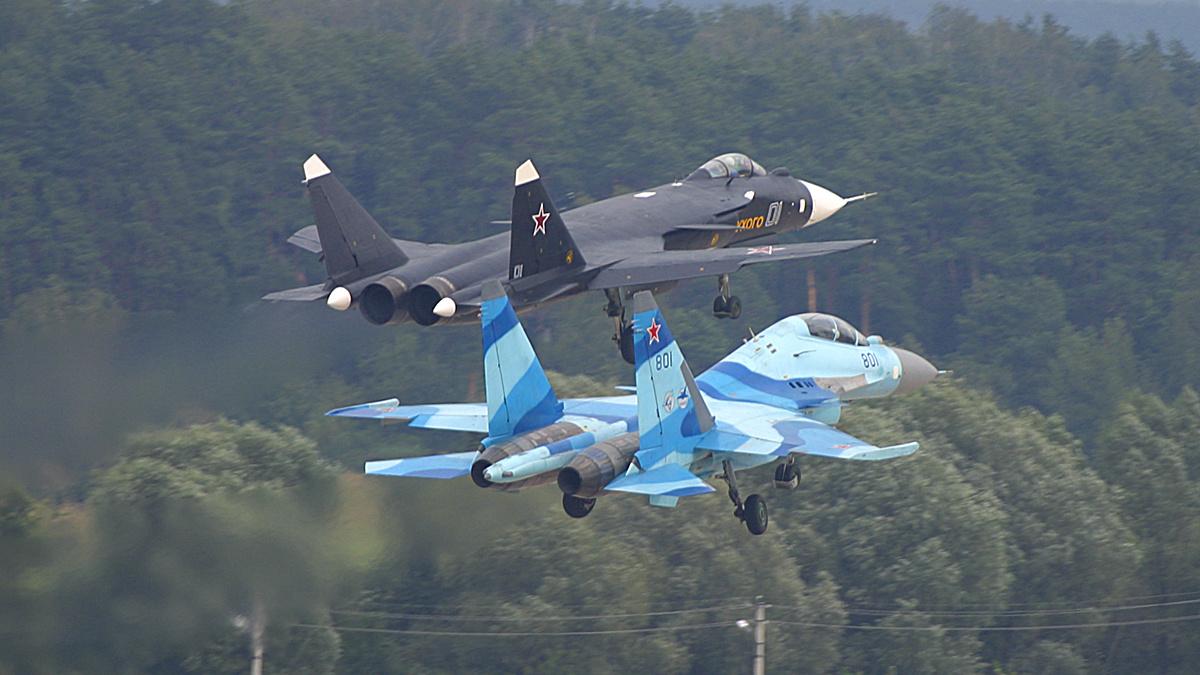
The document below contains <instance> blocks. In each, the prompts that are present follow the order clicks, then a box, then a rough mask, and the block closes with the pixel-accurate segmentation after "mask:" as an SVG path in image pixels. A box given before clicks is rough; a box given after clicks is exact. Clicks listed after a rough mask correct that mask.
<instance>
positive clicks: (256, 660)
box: [250, 596, 267, 675]
mask: <svg viewBox="0 0 1200 675" xmlns="http://www.w3.org/2000/svg"><path fill="white" fill-rule="evenodd" d="M266 627H267V614H266V610H265V609H264V608H263V603H262V598H259V597H257V596H255V598H254V609H253V610H252V611H251V612H250V654H251V656H250V675H262V670H263V633H264V632H265V631H266Z"/></svg>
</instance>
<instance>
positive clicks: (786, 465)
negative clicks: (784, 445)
mask: <svg viewBox="0 0 1200 675" xmlns="http://www.w3.org/2000/svg"><path fill="white" fill-rule="evenodd" d="M775 487H777V488H779V489H780V490H795V489H796V488H798V487H800V465H799V464H797V463H796V457H795V455H789V456H788V458H787V460H786V461H784V462H782V463H781V464H780V465H779V466H777V467H775Z"/></svg>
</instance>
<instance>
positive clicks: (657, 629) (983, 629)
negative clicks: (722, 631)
mask: <svg viewBox="0 0 1200 675" xmlns="http://www.w3.org/2000/svg"><path fill="white" fill-rule="evenodd" d="M1197 620H1200V614H1188V615H1185V616H1175V617H1166V618H1159V619H1134V620H1130V621H1099V622H1094V623H1076V624H1057V625H1051V626H880V625H876V624H833V623H815V622H806V621H780V620H771V621H770V622H769V623H771V624H772V625H776V626H796V627H801V628H823V629H831V630H873V631H892V632H937V631H942V632H973V633H989V632H1016V631H1025V632H1028V631H1045V630H1078V629H1087V628H1112V627H1116V626H1142V625H1149V624H1163V623H1181V622H1185V621H1197ZM734 625H735V624H733V623H731V622H728V621H721V622H714V623H696V624H682V625H677V626H653V627H649V628H612V629H605V630H571V631H446V630H420V629H395V628H365V627H359V626H339V625H335V624H313V623H294V624H291V627H293V628H309V629H332V630H336V631H339V632H350V633H377V634H386V635H425V636H443V637H580V636H588V635H627V634H632V633H662V632H678V631H687V630H705V629H709V628H730V627H733V626H734Z"/></svg>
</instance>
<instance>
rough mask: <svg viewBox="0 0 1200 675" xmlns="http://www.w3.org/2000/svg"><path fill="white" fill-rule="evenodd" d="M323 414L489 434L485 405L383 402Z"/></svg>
mask: <svg viewBox="0 0 1200 675" xmlns="http://www.w3.org/2000/svg"><path fill="white" fill-rule="evenodd" d="M325 414H326V415H328V416H330V417H357V418H360V419H371V420H383V421H395V422H408V426H410V427H415V428H418V429H441V430H444V431H474V432H478V433H487V430H488V413H487V405H486V404H483V403H433V404H427V405H400V401H398V400H397V399H394V398H389V399H387V400H385V401H375V402H374V403H361V404H359V405H352V406H347V407H345V408H336V409H334V410H330V411H329V412H327V413H325Z"/></svg>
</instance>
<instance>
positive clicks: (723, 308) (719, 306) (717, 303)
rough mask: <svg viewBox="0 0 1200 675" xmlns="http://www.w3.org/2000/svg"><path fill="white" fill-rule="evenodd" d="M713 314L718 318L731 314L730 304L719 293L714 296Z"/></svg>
mask: <svg viewBox="0 0 1200 675" xmlns="http://www.w3.org/2000/svg"><path fill="white" fill-rule="evenodd" d="M713 316H715V317H717V318H718V319H724V318H725V317H727V316H729V304H728V303H726V302H725V298H723V297H721V296H719V295H718V296H717V297H715V298H713Z"/></svg>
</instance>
